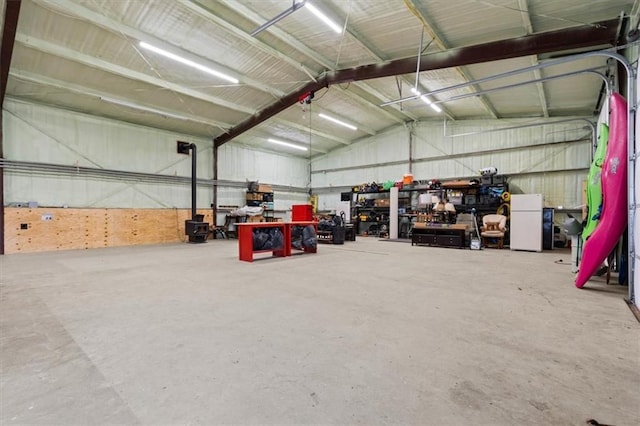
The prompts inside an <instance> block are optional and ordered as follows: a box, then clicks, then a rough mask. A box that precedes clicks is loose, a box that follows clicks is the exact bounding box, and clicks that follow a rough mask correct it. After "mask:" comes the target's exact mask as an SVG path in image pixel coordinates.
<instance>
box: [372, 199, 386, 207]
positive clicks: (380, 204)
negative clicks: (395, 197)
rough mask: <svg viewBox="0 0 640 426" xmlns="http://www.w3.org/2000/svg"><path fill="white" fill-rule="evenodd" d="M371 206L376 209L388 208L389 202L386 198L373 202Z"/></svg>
mask: <svg viewBox="0 0 640 426" xmlns="http://www.w3.org/2000/svg"><path fill="white" fill-rule="evenodd" d="M373 205H374V206H376V207H389V205H390V200H389V199H388V198H380V199H377V200H375V201H374V203H373Z"/></svg>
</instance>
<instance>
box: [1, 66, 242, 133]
mask: <svg viewBox="0 0 640 426" xmlns="http://www.w3.org/2000/svg"><path fill="white" fill-rule="evenodd" d="M9 75H11V76H12V77H14V78H17V79H19V80H24V81H28V82H30V83H35V84H42V85H46V86H50V87H55V88H56V89H62V90H66V91H68V92H72V93H74V94H77V95H84V96H90V97H93V98H96V99H100V98H102V97H109V98H111V97H113V95H111V94H106V93H100V92H96V91H95V90H94V89H91V88H89V87H86V86H82V85H79V84H75V83H69V82H67V81H61V80H58V79H54V78H51V77H45V76H42V75H39V74H35V73H32V72H29V71H22V70H17V69H15V68H14V69H12V70H11V72H10V73H9ZM118 100H121V101H124V102H128V103H131V104H138V103H139V102H138V101H136V100H133V99H126V98H120V97H119V98H118ZM141 107H144V105H141ZM153 108H154V109H157V107H153ZM158 111H161V110H158ZM166 113H167V115H170V114H175V113H173V112H171V111H166ZM189 121H194V122H196V123H202V124H207V125H210V126H214V127H219V128H221V129H223V130H224V129H228V128H230V127H232V124H230V123H225V122H223V121H218V120H211V119H209V118H205V117H198V116H196V115H193V114H191V113H189Z"/></svg>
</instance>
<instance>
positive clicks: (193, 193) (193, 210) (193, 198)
mask: <svg viewBox="0 0 640 426" xmlns="http://www.w3.org/2000/svg"><path fill="white" fill-rule="evenodd" d="M189 148H191V220H192V221H194V222H196V198H197V197H196V180H197V178H196V176H197V173H196V167H197V164H198V159H197V152H198V150H197V148H196V144H195V143H192V144H191V145H189ZM198 222H200V221H198Z"/></svg>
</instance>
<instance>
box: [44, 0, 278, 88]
mask: <svg viewBox="0 0 640 426" xmlns="http://www.w3.org/2000/svg"><path fill="white" fill-rule="evenodd" d="M34 1H35V2H36V4H46V5H47V7H48V8H51V9H53V10H59V11H62V12H64V13H67V14H71V15H73V16H77V17H79V18H81V19H84V20H86V21H88V22H91V23H92V24H95V25H97V26H99V27H102V28H104V29H106V30H108V31H110V32H114V33H116V34H120V35H123V36H126V37H129V38H132V39H135V40H137V41H145V42H147V43H150V44H152V45H154V46H156V47H158V48H160V49H163V50H166V51H168V52H171V53H173V54H176V55H179V56H182V57H183V58H186V59H189V60H192V61H194V62H197V63H199V64H202V65H205V66H208V67H210V68H213V69H217V70H219V71H220V72H223V73H225V74H228V75H230V76H233V77H235V78H236V79H238V80H239V81H240V82H241V83H244V84H246V85H248V86H250V87H253V88H254V89H257V90H260V91H262V92H265V93H269V94H271V95H272V96H274V97H276V98H279V97H281V96H283V95H284V94H285V93H284V92H282V91H281V90H278V89H275V88H273V87H269V86H268V85H267V84H264V83H262V82H260V81H257V80H254V79H252V78H249V77H247V76H245V75H241V74H239V73H238V72H237V71H235V70H232V69H230V68H227V67H225V66H224V65H222V64H219V63H217V62H214V61H212V60H210V59H207V58H204V57H202V56H199V55H196V54H194V53H191V52H189V51H186V50H184V49H182V48H180V47H178V46H175V45H173V44H171V43H167V42H166V41H164V40H161V39H159V38H157V37H155V36H153V35H151V34H149V33H146V32H144V31H140V30H138V29H136V28H133V27H130V26H128V25H125V24H123V23H121V22H118V21H116V20H113V19H111V18H108V17H107V16H105V15H103V14H101V13H98V12H94V11H93V10H91V9H89V8H86V7H84V6H82V5H81V4H78V3H75V2H73V1H71V0H55V1H53V0H34ZM230 85H231V84H230Z"/></svg>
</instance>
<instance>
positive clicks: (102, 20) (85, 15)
mask: <svg viewBox="0 0 640 426" xmlns="http://www.w3.org/2000/svg"><path fill="white" fill-rule="evenodd" d="M37 1H40V2H45V3H48V2H49V0H37ZM180 3H181V4H187V5H189V8H190V9H191V10H196V11H198V13H200V14H201V15H202V14H205V13H206V12H205V11H204V10H202V8H200V7H197V6H196V5H193V3H191V2H189V1H184V0H181V1H180ZM56 4H58V5H59V7H62V8H65V10H64V11H65V13H67V12H68V13H74V14H75V15H77V16H79V17H80V18H82V19H86V20H90V21H91V22H93V23H96V24H98V25H99V26H101V27H102V28H105V29H107V30H109V31H114V32H116V33H120V34H125V35H126V36H130V37H134V38H136V39H138V40H140V39H143V40H152V41H151V42H152V43H153V44H154V45H156V46H158V47H160V48H162V49H165V50H168V51H171V50H173V52H174V53H176V54H179V55H180V56H182V57H187V58H188V57H189V56H190V55H191V56H193V55H192V54H190V53H189V52H186V51H184V50H183V49H181V48H176V47H175V46H173V45H170V44H168V43H166V42H163V41H162V40H160V39H157V38H155V37H153V36H150V35H148V34H146V33H144V32H142V31H140V30H137V29H134V28H131V27H129V26H127V25H124V24H122V23H119V22H117V21H114V20H112V19H109V18H107V17H105V16H103V15H101V14H98V13H95V12H93V11H91V10H88V9H86V8H83V7H79V8H77V10H76V8H73V10H71V9H66V8H67V7H69V5H70V4H71V2H69V1H68V0H60V1H59V3H58V1H56ZM206 17H207V19H211V17H215V15H213V14H210V13H206ZM96 21H97V22H96ZM218 21H220V19H219V18H217V19H216V20H215V21H214V22H215V23H219V22H218ZM223 28H224V29H225V30H229V29H230V28H235V27H233V26H231V25H229V24H227V25H224V26H223ZM236 30H237V31H233V34H235V35H238V33H242V31H240V30H239V29H236ZM247 36H248V37H249V38H250V39H251V41H253V42H254V43H255V39H253V38H252V37H251V36H249V35H247ZM242 38H243V39H246V37H242ZM262 44H263V45H265V46H266V51H267V53H269V54H273V52H275V49H273V48H270V47H269V46H267V45H266V44H264V43H262ZM261 47H262V46H261ZM276 56H277V57H278V58H279V59H282V57H283V56H285V55H276ZM194 60H196V61H198V62H199V63H204V64H207V62H210V61H208V60H206V59H204V58H201V57H199V56H196V57H195V58H194ZM289 63H291V61H290V62H289ZM292 65H293V64H292ZM299 65H300V64H298V66H299ZM210 66H212V67H216V68H218V69H220V66H219V65H218V64H217V63H211V64H210ZM121 68H123V67H121ZM130 71H131V70H130ZM131 72H132V73H134V71H131ZM225 72H227V73H228V74H230V75H236V76H237V75H238V74H237V73H235V72H231V71H227V70H225ZM120 74H121V75H123V74H122V73H120ZM125 76H126V75H125ZM142 76H146V77H150V76H147V75H146V74H144V73H139V74H138V75H136V76H135V77H131V76H126V77H129V78H135V79H138V80H140V79H141V78H143V77H142ZM238 78H239V79H240V80H241V81H242V82H245V83H248V84H249V86H251V87H253V88H255V89H258V90H262V91H267V92H268V93H271V94H272V95H274V96H276V97H282V96H284V94H285V93H284V92H283V91H281V90H278V89H275V88H273V87H270V86H269V85H267V84H264V83H261V82H257V81H256V80H253V79H248V78H246V77H238ZM151 79H153V80H148V81H146V82H148V83H150V84H154V85H156V86H158V85H160V86H162V82H164V80H162V79H158V78H155V77H151ZM151 81H153V82H151ZM168 85H169V86H171V87H165V86H167V85H164V86H163V87H165V88H167V89H170V90H173V91H176V92H178V93H184V94H186V95H188V96H192V97H196V98H198V99H201V100H204V101H207V102H211V103H214V104H218V105H221V106H224V107H226V108H230V109H234V110H236V111H241V112H244V113H247V114H253V113H255V110H254V109H252V108H246V107H242V106H240V105H237V104H234V103H231V102H229V101H226V100H224V99H222V98H218V97H212V96H210V95H205V94H201V92H198V91H196V90H193V89H188V88H184V89H186V91H187V92H188V93H185V90H182V89H181V88H183V87H184V86H181V85H178V84H171V83H169V84H168ZM197 94H201V95H197ZM196 95H197V96H196ZM281 122H282V123H285V121H284V120H281ZM356 124H357V126H358V128H360V129H363V131H365V132H367V133H370V134H375V131H373V130H372V129H370V128H367V129H366V130H365V127H364V126H362V125H361V124H359V123H356ZM289 125H290V126H291V127H295V126H294V125H293V123H289ZM371 132H373V133H371ZM322 135H323V134H320V132H318V136H322ZM323 137H325V136H323ZM338 142H340V143H343V144H344V143H345V141H344V139H339V140H338Z"/></svg>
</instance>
